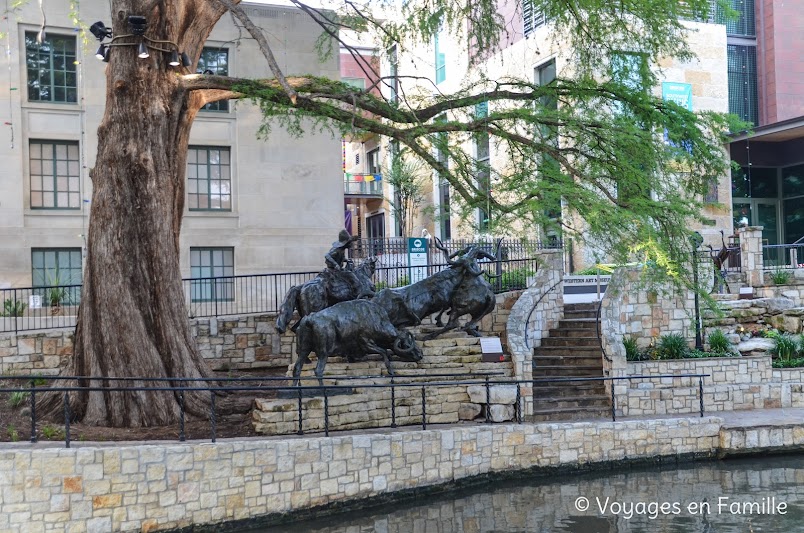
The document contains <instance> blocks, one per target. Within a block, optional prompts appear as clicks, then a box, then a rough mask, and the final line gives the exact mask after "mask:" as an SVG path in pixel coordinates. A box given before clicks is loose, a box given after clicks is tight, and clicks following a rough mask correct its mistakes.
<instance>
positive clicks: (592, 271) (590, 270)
mask: <svg viewBox="0 0 804 533" xmlns="http://www.w3.org/2000/svg"><path fill="white" fill-rule="evenodd" d="M598 274H600V275H601V276H608V275H610V274H611V271H610V270H603V269H602V268H600V267H587V268H584V269H583V270H578V271H577V272H575V273H573V276H597V275H598Z"/></svg>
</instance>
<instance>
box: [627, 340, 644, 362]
mask: <svg viewBox="0 0 804 533" xmlns="http://www.w3.org/2000/svg"><path fill="white" fill-rule="evenodd" d="M623 346H624V347H625V359H626V361H640V360H641V359H642V357H641V354H640V353H639V347H638V346H637V341H636V339H635V338H633V337H623Z"/></svg>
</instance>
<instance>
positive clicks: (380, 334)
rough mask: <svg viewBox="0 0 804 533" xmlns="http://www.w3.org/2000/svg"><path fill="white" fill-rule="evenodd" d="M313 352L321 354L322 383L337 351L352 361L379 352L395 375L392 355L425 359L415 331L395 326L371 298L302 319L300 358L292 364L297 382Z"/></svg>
mask: <svg viewBox="0 0 804 533" xmlns="http://www.w3.org/2000/svg"><path fill="white" fill-rule="evenodd" d="M311 352H315V354H316V356H317V357H318V363H317V364H316V367H315V375H316V376H317V377H318V381H319V384H321V385H323V381H322V380H323V377H324V368H325V366H326V364H327V358H328V357H329V356H331V355H334V354H343V355H348V358H349V360H353V359H354V358H355V357H362V356H365V355H368V354H372V353H376V354H380V355H381V356H382V358H383V361H384V362H385V367H386V368H387V369H388V373H389V374H390V375H394V371H393V368H392V367H391V356H392V355H396V356H397V357H399V358H400V359H401V360H403V361H414V362H415V361H421V359H422V351H421V348H419V347H418V346H417V345H416V341H415V339H414V338H413V334H412V333H410V332H409V331H405V330H398V329H397V328H395V327H394V326H393V325H392V324H391V320H390V319H389V317H388V313H386V312H385V310H384V309H383V308H382V307H381V306H379V305H377V304H376V303H374V302H372V301H370V300H353V301H349V302H341V303H338V304H335V305H333V306H332V307H328V308H326V309H324V310H322V311H318V312H316V313H312V314H309V315H307V316H305V317H304V318H302V319H301V320H300V321H299V327H298V329H297V331H296V355H297V359H296V364H295V365H294V366H293V378H294V385H298V384H299V381H300V380H299V377H300V376H301V370H302V366H304V364H305V363H306V362H307V361H308V358H309V356H310V353H311Z"/></svg>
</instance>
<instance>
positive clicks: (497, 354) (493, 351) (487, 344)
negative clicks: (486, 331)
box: [480, 337, 505, 363]
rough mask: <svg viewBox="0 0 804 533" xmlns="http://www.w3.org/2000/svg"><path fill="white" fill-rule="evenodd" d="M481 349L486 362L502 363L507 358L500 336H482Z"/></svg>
mask: <svg viewBox="0 0 804 533" xmlns="http://www.w3.org/2000/svg"><path fill="white" fill-rule="evenodd" d="M480 350H481V352H482V353H483V355H482V358H481V361H483V362H484V363H501V362H502V361H503V359H504V358H505V355H504V354H503V349H502V343H501V342H500V338H499V337H481V339H480Z"/></svg>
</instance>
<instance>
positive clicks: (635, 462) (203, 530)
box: [159, 447, 804, 533]
mask: <svg viewBox="0 0 804 533" xmlns="http://www.w3.org/2000/svg"><path fill="white" fill-rule="evenodd" d="M802 452H803V453H804V447H802ZM767 453H769V452H765V451H757V452H754V453H749V454H746V455H763V454H767ZM775 453H778V454H780V455H781V454H786V453H790V451H779V452H775ZM718 460H721V458H720V457H719V456H718V454H717V453H709V452H704V453H687V454H678V455H664V456H657V457H634V458H626V459H619V460H615V461H604V462H597V463H583V464H580V463H576V464H567V465H557V466H534V467H530V468H525V469H522V470H507V471H501V472H489V473H485V474H478V475H476V476H471V477H467V478H462V479H456V480H453V481H447V482H445V483H439V484H437V485H425V486H421V487H415V488H411V489H402V490H399V491H395V492H388V493H384V494H378V495H376V496H369V497H366V498H358V499H355V500H345V501H336V502H331V503H326V504H323V505H318V506H315V507H310V508H306V509H295V510H293V511H289V512H285V513H270V514H266V515H262V516H256V517H252V518H246V519H243V520H233V521H231V522H223V523H216V524H200V525H191V526H187V527H182V528H173V529H164V530H159V533H238V532H243V531H250V530H252V529H255V528H259V527H272V526H281V525H283V524H288V523H290V522H294V521H296V520H298V521H302V520H304V521H307V520H317V519H321V518H324V517H326V516H330V515H333V514H343V513H350V512H356V511H371V510H373V509H376V508H380V507H382V506H385V505H390V504H410V503H412V502H414V501H415V500H417V499H420V498H426V497H433V496H435V497H438V496H442V495H448V494H450V493H453V492H458V491H464V490H470V489H473V488H483V487H485V486H489V485H491V484H492V483H502V482H516V481H525V480H527V479H530V480H533V479H536V480H547V479H548V478H550V477H551V476H571V475H586V474H592V475H593V474H598V473H605V472H609V471H611V472H614V471H618V472H622V470H623V469H628V470H630V469H634V470H636V469H640V468H648V467H655V466H674V465H685V464H691V463H695V462H701V461H718Z"/></svg>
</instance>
